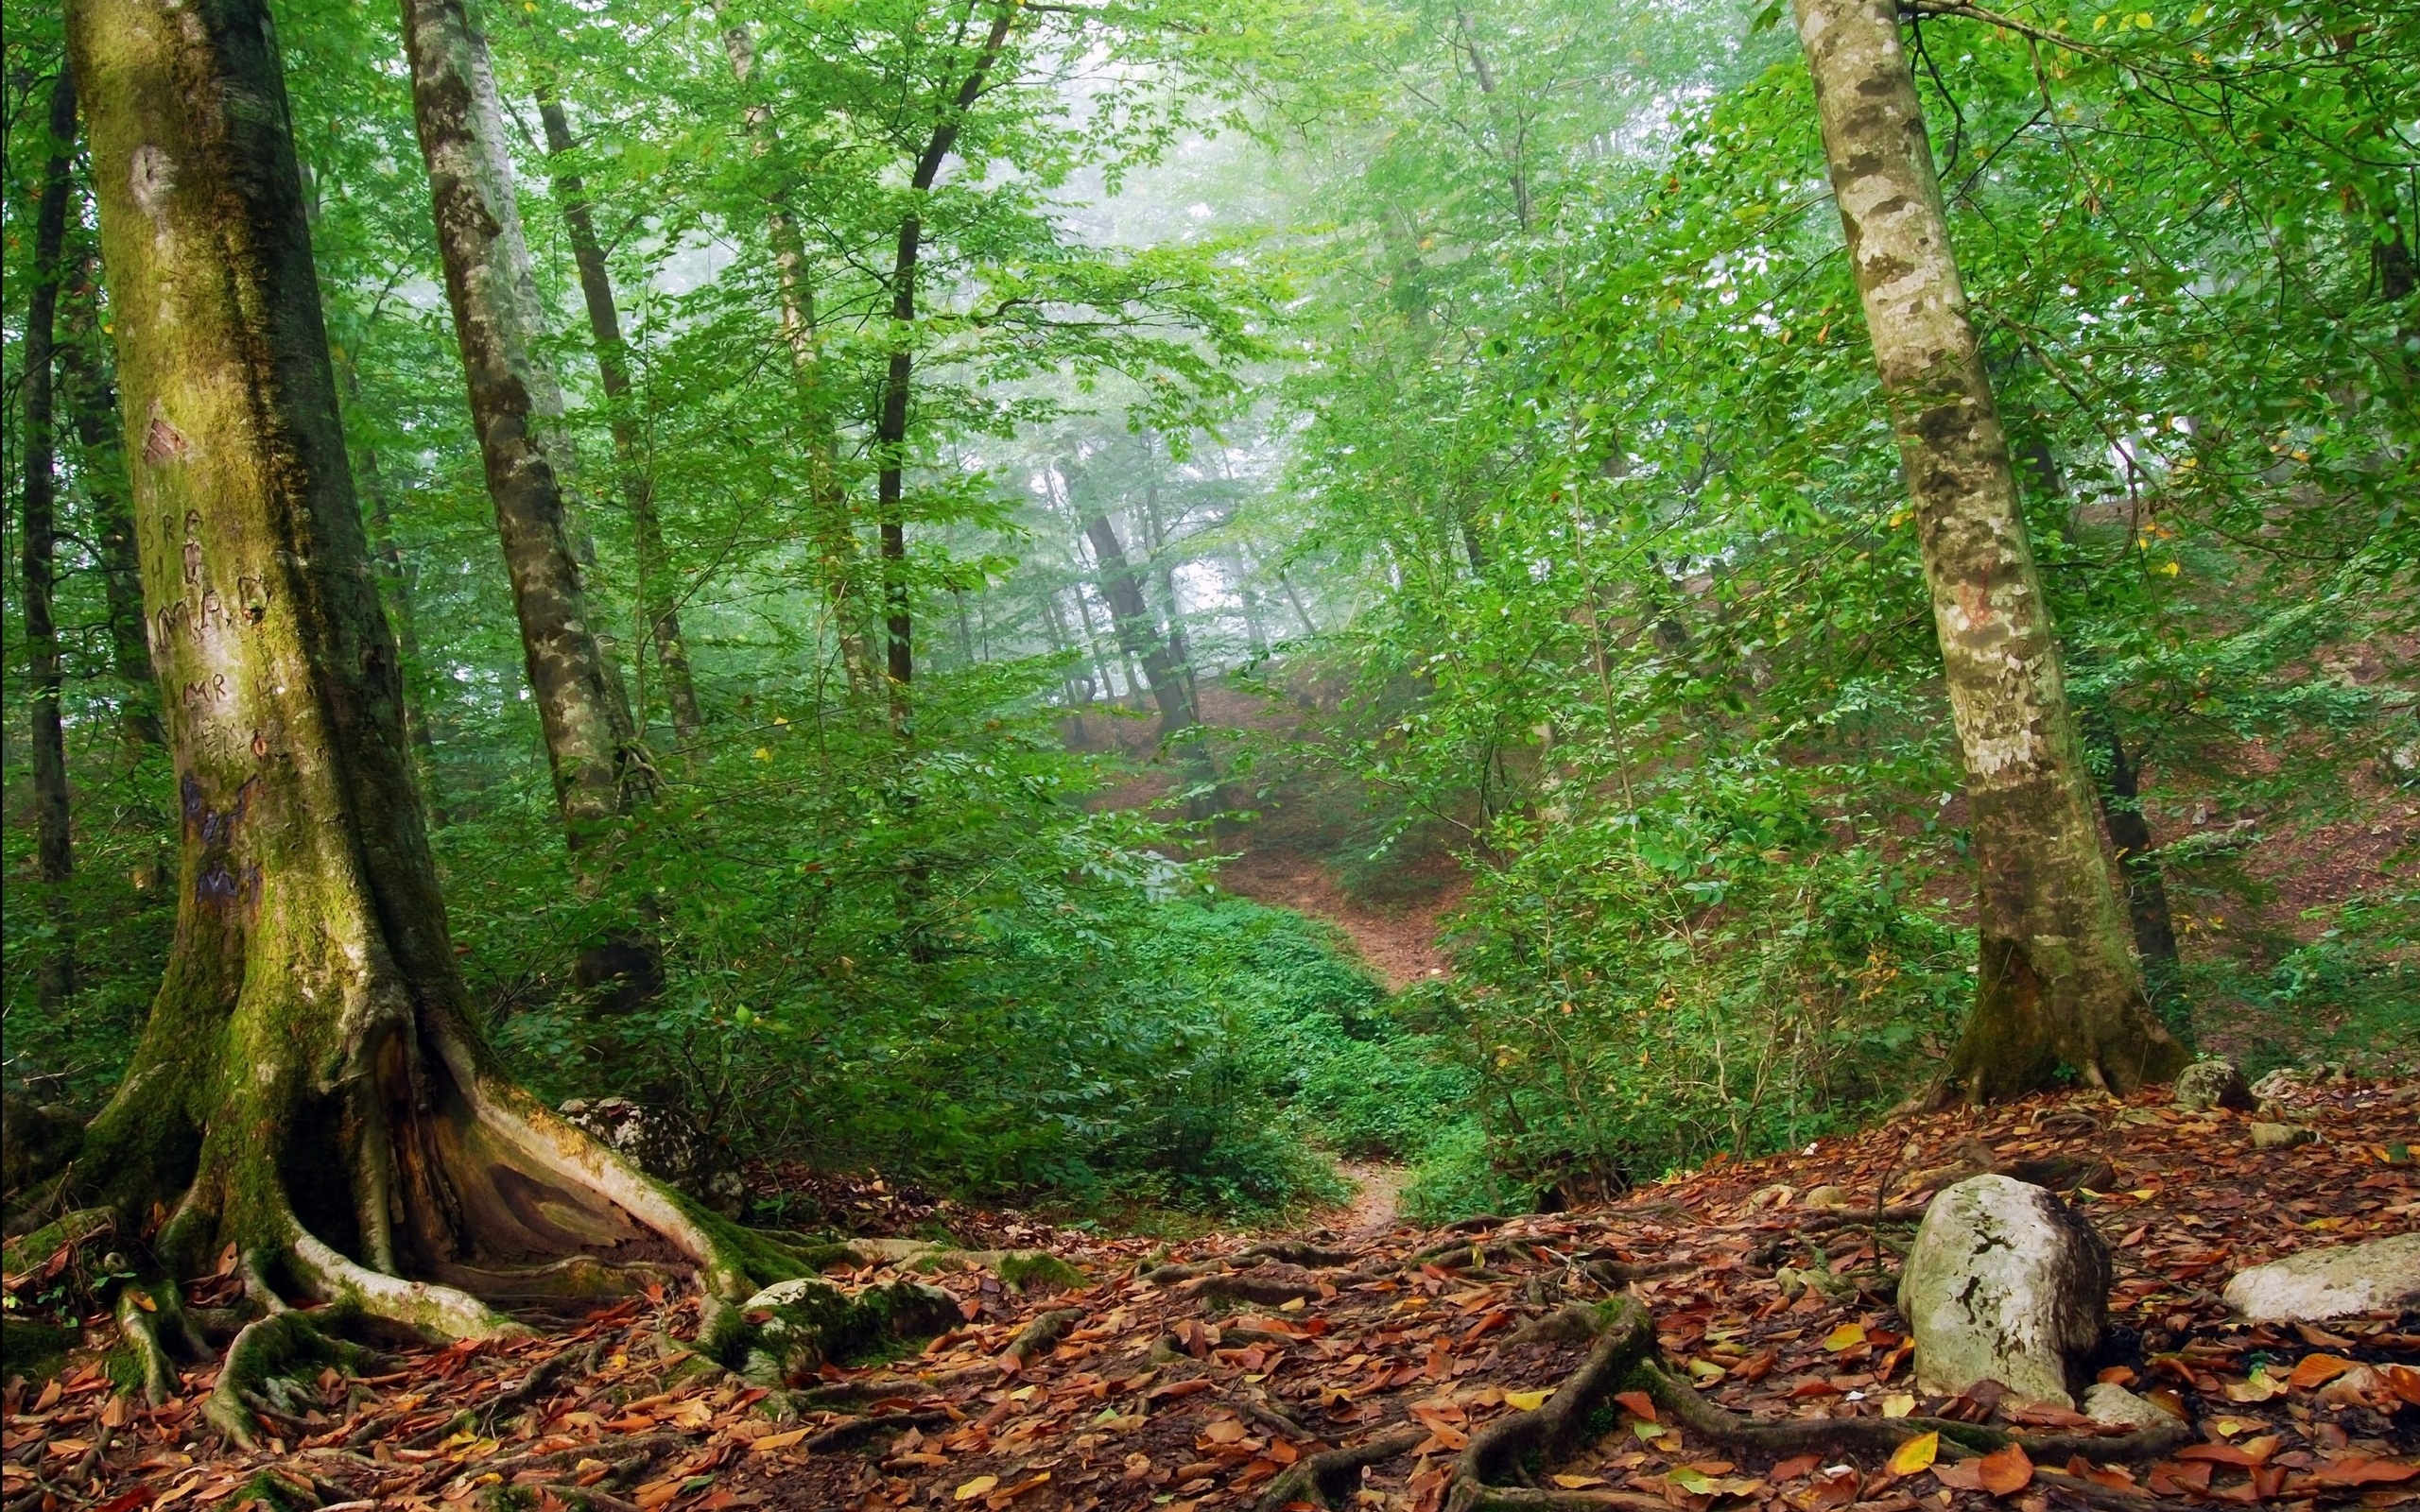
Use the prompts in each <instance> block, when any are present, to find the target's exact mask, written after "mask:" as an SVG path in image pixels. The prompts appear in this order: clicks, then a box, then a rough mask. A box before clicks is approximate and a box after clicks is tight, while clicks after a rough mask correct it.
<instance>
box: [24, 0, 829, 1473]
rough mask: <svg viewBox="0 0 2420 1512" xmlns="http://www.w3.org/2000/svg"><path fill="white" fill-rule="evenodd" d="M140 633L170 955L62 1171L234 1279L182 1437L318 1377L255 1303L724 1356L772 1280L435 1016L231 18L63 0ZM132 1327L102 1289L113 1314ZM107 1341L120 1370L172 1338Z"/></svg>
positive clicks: (332, 466) (356, 604) (292, 248)
mask: <svg viewBox="0 0 2420 1512" xmlns="http://www.w3.org/2000/svg"><path fill="white" fill-rule="evenodd" d="M68 31H69V44H70V47H71V50H72V56H73V59H74V65H75V70H76V77H77V78H78V81H79V83H80V84H81V86H82V92H83V94H84V97H85V99H86V102H87V119H88V122H89V127H90V138H91V145H92V158H93V163H94V165H95V172H94V179H95V184H96V185H97V188H98V195H99V210H100V231H101V238H102V246H103V254H104V257H105V260H106V264H107V269H108V280H109V293H110V298H111V303H112V309H113V310H115V311H116V312H117V315H116V319H115V326H116V330H115V336H116V345H117V360H118V373H119V378H120V383H121V385H122V389H123V394H124V398H125V412H126V414H127V415H128V416H129V439H130V454H131V465H132V474H133V480H132V481H133V506H134V518H135V524H136V534H137V540H138V542H139V547H140V555H141V561H142V572H143V579H144V604H145V610H146V612H147V627H148V631H149V635H150V640H151V649H152V655H153V658H154V661H155V663H156V666H157V668H158V673H159V679H160V684H161V688H162V690H163V696H164V705H165V708H166V712H167V727H168V736H169V741H170V746H171V749H172V752H173V756H174V761H175V767H176V792H177V799H178V803H179V808H180V814H181V817H182V858H181V867H180V873H179V879H178V884H177V885H178V893H177V933H176V944H175V949H174V952H173V954H172V955H171V957H170V959H169V962H168V966H167V971H166V975H165V979H164V982H163V983H162V985H161V988H160V990H159V994H158V996H157V998H156V999H155V1001H154V1003H153V1005H152V1009H151V1013H150V1018H149V1021H148V1022H147V1024H146V1025H145V1028H144V1032H143V1036H142V1040H141V1043H140V1045H139V1046H138V1048H137V1049H136V1051H135V1053H134V1056H133V1057H132V1059H131V1061H130V1064H129V1066H128V1069H127V1073H126V1075H125V1079H124V1081H123V1082H122V1083H121V1085H120V1086H119V1088H118V1091H117V1092H116V1094H115V1096H114V1097H113V1098H112V1100H111V1101H110V1103H109V1105H108V1106H107V1108H104V1109H103V1111H102V1112H101V1113H100V1115H99V1116H98V1118H97V1119H96V1120H95V1122H94V1123H93V1125H91V1126H90V1128H89V1129H88V1131H87V1132H86V1135H85V1137H84V1140H83V1143H82V1149H81V1153H80V1155H79V1156H78V1159H77V1160H75V1161H74V1163H72V1164H71V1165H70V1166H69V1167H68V1168H67V1169H66V1170H65V1171H64V1172H63V1173H61V1174H60V1175H59V1176H57V1177H53V1178H52V1179H51V1181H50V1183H49V1185H48V1186H47V1187H46V1188H45V1189H44V1192H43V1193H42V1194H37V1195H36V1198H35V1205H36V1206H37V1207H40V1206H41V1205H43V1204H44V1203H48V1204H51V1205H53V1206H57V1205H58V1204H60V1203H61V1202H63V1201H65V1200H66V1199H69V1198H76V1199H79V1200H85V1201H89V1202H93V1203H95V1204H97V1205H98V1206H99V1207H100V1208H101V1209H102V1210H105V1211H106V1212H108V1213H110V1214H113V1215H114V1216H115V1218H116V1220H117V1222H118V1224H119V1225H120V1228H121V1230H122V1231H123V1232H125V1233H127V1234H129V1235H133V1234H136V1233H141V1232H149V1231H150V1228H149V1226H150V1224H151V1223H152V1222H154V1221H156V1222H157V1223H158V1225H159V1227H158V1229H157V1231H156V1233H155V1234H153V1236H152V1239H151V1249H152V1251H153V1253H154V1254H155V1255H156V1257H157V1263H158V1265H159V1267H160V1269H161V1270H162V1271H163V1272H164V1274H165V1275H167V1276H170V1277H182V1276H187V1275H192V1274H195V1273H196V1272H198V1271H199V1270H201V1269H203V1268H205V1267H206V1265H207V1264H208V1263H209V1260H210V1257H212V1256H213V1255H215V1254H216V1253H217V1252H219V1250H220V1247H221V1246H233V1251H234V1253H235V1254H236V1255H238V1256H239V1257H241V1263H242V1264H243V1266H244V1267H245V1272H246V1275H247V1278H248V1280H250V1281H251V1302H250V1303H249V1304H248V1309H249V1311H248V1312H245V1313H243V1314H239V1317H240V1316H249V1317H250V1318H251V1321H250V1322H249V1323H247V1324H245V1326H244V1328H243V1331H242V1332H240V1333H238V1334H237V1335H236V1336H235V1337H234V1340H233V1344H232V1345H231V1346H230V1354H229V1361H228V1365H227V1367H226V1368H225V1369H224V1370H223V1371H222V1373H221V1375H220V1379H219V1383H218V1386H217V1388H216V1393H215V1394H214V1396H213V1399H212V1400H211V1403H210V1405H209V1409H208V1411H209V1415H210V1417H211V1419H212V1420H213V1422H214V1423H216V1425H217V1426H218V1427H219V1428H220V1429H221V1430H222V1431H224V1432H226V1433H228V1434H230V1435H233V1436H234V1437H237V1438H239V1439H246V1440H249V1439H250V1437H251V1435H253V1433H254V1432H256V1428H257V1422H258V1419H257V1417H255V1415H254V1412H253V1410H252V1399H251V1397H250V1396H249V1395H248V1394H249V1393H250V1392H251V1390H253V1389H254V1388H256V1387H257V1386H258V1385H259V1384H260V1382H261V1379H262V1376H263V1374H264V1373H266V1372H269V1371H272V1370H276V1369H282V1368H285V1367H287V1366H290V1365H291V1364H292V1363H293V1362H294V1361H295V1360H296V1359H299V1358H311V1357H315V1356H317V1357H324V1356H326V1355H327V1354H329V1353H332V1352H334V1353H341V1350H340V1349H338V1348H337V1346H336V1345H334V1344H331V1343H329V1342H328V1341H327V1340H326V1339H324V1338H323V1337H321V1333H320V1330H318V1329H317V1328H315V1327H314V1326H313V1325H312V1324H310V1323H307V1322H305V1321H304V1320H303V1314H299V1313H295V1312H290V1311H280V1310H278V1306H277V1301H276V1298H277V1297H278V1295H279V1293H280V1292H281V1291H286V1292H294V1293H300V1294H302V1295H303V1296H307V1297H316V1298H318V1299H320V1300H322V1301H326V1302H332V1303H336V1302H341V1303H345V1304H347V1305H348V1309H349V1311H343V1310H340V1311H339V1312H338V1313H336V1314H318V1315H319V1316H323V1317H331V1318H336V1319H337V1320H339V1321H340V1320H341V1319H342V1318H343V1317H345V1316H348V1315H358V1314H369V1315H372V1316H375V1317H379V1318H384V1319H388V1320H391V1321H392V1322H394V1323H398V1324H401V1325H405V1326H407V1327H409V1328H412V1329H415V1330H418V1331H421V1332H425V1333H430V1334H435V1335H438V1336H441V1337H454V1338H464V1337H480V1336H487V1335H493V1334H497V1333H502V1332H510V1331H511V1330H512V1329H514V1328H515V1327H516V1326H517V1325H515V1324H513V1323H511V1322H510V1321H509V1320H508V1319H507V1318H506V1317H505V1316H504V1315H503V1314H501V1313H499V1312H498V1311H496V1310H495V1309H496V1308H497V1307H499V1306H503V1305H507V1304H510V1303H513V1302H517V1301H526V1300H529V1299H532V1298H543V1297H564V1296H581V1295H590V1296H594V1295H599V1294H605V1295H610V1294H612V1293H614V1292H616V1291H620V1290H627V1289H629V1288H631V1287H634V1286H637V1285H639V1284H642V1283H643V1282H645V1281H647V1280H651V1279H654V1278H658V1277H660V1276H661V1275H662V1274H663V1273H664V1267H665V1266H666V1265H667V1264H669V1265H671V1266H672V1267H673V1268H674V1269H676V1270H681V1271H686V1272H689V1273H691V1274H694V1275H695V1276H696V1278H697V1279H698V1281H699V1283H700V1285H701V1286H702V1288H703V1289H704V1291H705V1292H706V1294H707V1296H708V1297H709V1299H710V1312H712V1313H713V1314H714V1316H715V1318H716V1321H717V1327H719V1328H720V1329H721V1330H722V1332H721V1333H719V1334H717V1338H725V1337H729V1336H731V1335H732V1334H733V1332H734V1331H735V1329H736V1327H737V1326H738V1324H737V1319H736V1318H735V1316H734V1315H733V1314H730V1313H729V1312H728V1310H723V1311H716V1309H717V1308H719V1306H720V1304H721V1303H723V1302H727V1301H731V1300H735V1299H736V1298H737V1297H740V1296H742V1295H744V1293H745V1290H746V1288H747V1286H748V1284H749V1282H750V1280H751V1274H750V1273H751V1270H752V1269H753V1270H754V1271H755V1272H756V1273H757V1276H758V1277H759V1278H761V1277H763V1276H764V1275H766V1274H767V1273H772V1274H782V1273H793V1272H795V1271H796V1270H798V1269H799V1268H800V1267H798V1266H797V1265H796V1263H794V1262H786V1261H785V1260H784V1259H783V1258H782V1256H781V1252H779V1251H778V1250H775V1249H772V1248H769V1247H767V1246H763V1245H761V1244H759V1245H757V1246H755V1247H754V1248H753V1249H752V1250H751V1251H749V1252H748V1253H749V1260H748V1263H742V1261H741V1260H740V1259H739V1258H738V1253H739V1252H738V1250H737V1249H735V1242H736V1235H735V1231H731V1230H722V1229H717V1228H715V1227H714V1225H713V1224H712V1221H711V1220H709V1219H705V1218H702V1217H700V1216H697V1215H695V1214H693V1212H692V1211H691V1210H690V1209H689V1208H687V1207H686V1206H685V1205H684V1204H683V1201H682V1200H680V1199H678V1198H676V1197H675V1196H673V1195H672V1194H670V1193H669V1192H668V1191H667V1190H666V1189H665V1188H663V1187H660V1186H659V1185H657V1184H656V1183H654V1182H653V1181H651V1180H649V1179H648V1178H647V1177H642V1176H641V1175H639V1174H638V1173H637V1172H636V1171H635V1170H634V1169H632V1168H631V1166H629V1165H627V1164H626V1163H624V1161H623V1160H621V1158H620V1157H618V1156H617V1155H615V1154H614V1152H613V1151H611V1150H608V1149H606V1148H604V1147H603V1146H601V1145H599V1144H598V1143H596V1142H594V1141H593V1140H591V1139H590V1138H589V1137H588V1136H587V1135H585V1134H583V1133H582V1132H581V1131H580V1130H579V1129H577V1128H574V1127H571V1126H569V1125H565V1124H564V1123H562V1121H561V1120H559V1119H557V1118H556V1117H555V1116H553V1115H552V1114H551V1113H550V1112H548V1111H547V1110H546V1109H545V1108H544V1107H543V1106H542V1105H540V1104H539V1103H537V1102H536V1101H535V1100H534V1099H533V1098H531V1097H530V1096H528V1095H527V1093H526V1092H524V1091H522V1090H520V1088H518V1087H517V1086H516V1085H514V1084H513V1083H511V1082H510V1081H509V1080H507V1079H505V1078H504V1077H503V1076H501V1075H500V1074H498V1072H497V1071H496V1069H495V1066H494V1063H493V1060H492V1058H491V1057H490V1055H489V1052H488V1050H487V1048H486V1046H485V1044H484V1042H483V1040H482V1037H481V1035H480V1033H479V1030H478V1027H477V1025H476V1023H475V1020H474V1018H473V1015H472V1013H471V1011H470V1007H469V1005H468V1004H467V1002H466V1001H465V996H464V991H463V986H462V980H461V977H460V975H459V974H458V971H457V969H456V965H455V955H454V950H453V946H452V943H451V941H450V938H449V936H448V931H447V926H446V919H445V910H444V905H443V902H442V900H441V897H440V895H439V890H438V885H437V879H436V870H435V866H434V863H433V861H432V859H431V855H430V851H429V848H428V842H427V838H426V835H425V833H424V825H423V809H422V804H421V800H420V795H419V793H418V791H417V790H416V788H415V786H414V784H413V782H412V776H411V766H410V762H409V759H408V755H407V747H406V736H405V731H404V727H403V704H402V696H401V689H400V686H399V682H398V676H397V657H396V647H395V642H394V639H393V636H392V634H391V633H390V631H389V627H388V624H387V620H386V617H385V615H384V613H383V611H382V610H381V608H380V603H379V593H378V585H377V582H376V579H375V576H374V575H373V572H372V565H371V562H370V558H369V554H368V551H367V549H366V545H365V541H364V539H363V531H362V525H361V520H360V514H359V504H358V501H357V499H356V497H355V494H354V487H353V481H352V478H351V475H350V473H349V472H348V469H347V466H346V457H345V448H344V440H343V437H342V435H341V432H340V430H339V427H338V423H337V396H336V389H335V381H334V375H333V372H332V370H331V367H330V362H329V356H328V346H327V339H326V333H325V331H324V329H323V326H322V322H321V315H320V296H319V288H318V283H317V277H316V274H315V271H314V268H313V266H312V261H311V249H310V241H309V233H308V229H307V226H306V223H305V219H304V215H303V205H302V185H301V180H300V175H299V172H298V169H297V165H296V159H295V154H294V147H293V142H292V138H291V135H290V132H289V129H288V125H287V112H286V107H285V83H284V79H283V77H281V73H280V65H279V60H278V57H277V52H276V48H275V44H274V42H273V40H272V34H271V31H270V26H269V19H268V8H267V6H266V5H265V4H262V3H260V0H207V3H195V0H185V3H182V4H180V3H177V0H78V3H77V4H74V5H71V6H70V7H69V8H68ZM129 1295H130V1296H131V1295H132V1294H129ZM150 1295H152V1296H154V1297H158V1298H159V1299H160V1302H161V1311H160V1312H159V1313H158V1314H156V1315H154V1314H150V1313H147V1312H146V1311H144V1310H142V1309H140V1308H138V1307H136V1306H135V1305H134V1304H132V1303H131V1302H130V1303H128V1304H127V1305H125V1306H124V1307H122V1309H121V1314H122V1321H123V1323H124V1324H125V1326H126V1329H127V1332H128V1333H129V1335H130V1338H131V1339H133V1340H134V1341H135V1342H137V1343H138V1344H139V1345H140V1346H142V1347H143V1348H144V1349H145V1350H146V1353H147V1355H148V1356H149V1357H150V1364H151V1379H152V1381H153V1383H154V1385H155V1388H156V1387H157V1386H158V1384H159V1383H160V1382H161V1381H163V1380H164V1379H172V1378H165V1377H164V1366H163V1364H162V1360H163V1357H164V1353H165V1352H166V1351H168V1350H173V1349H178V1348H180V1347H182V1346H188V1345H190V1344H193V1343H196V1342H199V1340H198V1337H197V1336H196V1334H195V1332H194V1330H193V1329H192V1328H191V1327H190V1325H189V1323H188V1321H187V1320H184V1319H183V1318H182V1315H181V1314H180V1313H179V1310H178V1308H177V1306H176V1303H175V1297H176V1295H177V1294H176V1288H175V1286H174V1285H173V1284H170V1285H168V1286H165V1287H155V1288H153V1289H152V1291H151V1293H150Z"/></svg>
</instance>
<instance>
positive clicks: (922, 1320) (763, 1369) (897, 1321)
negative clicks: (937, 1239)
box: [726, 1277, 959, 1383]
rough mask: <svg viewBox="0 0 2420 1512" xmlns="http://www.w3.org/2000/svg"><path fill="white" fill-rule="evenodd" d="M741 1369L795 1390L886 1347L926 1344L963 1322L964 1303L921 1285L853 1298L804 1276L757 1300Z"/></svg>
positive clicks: (899, 1285)
mask: <svg viewBox="0 0 2420 1512" xmlns="http://www.w3.org/2000/svg"><path fill="white" fill-rule="evenodd" d="M751 1301H752V1305H751V1306H750V1307H749V1309H748V1310H747V1314H746V1320H747V1323H748V1332H747V1334H746V1335H745V1337H744V1339H743V1340H742V1341H741V1343H740V1346H739V1358H738V1359H737V1360H736V1361H733V1362H726V1363H731V1364H735V1365H736V1366H738V1367H739V1368H740V1369H741V1372H742V1373H743V1374H745V1375H747V1376H749V1377H750V1378H751V1379H752V1380H758V1381H761V1382H765V1383H794V1382H797V1381H801V1380H804V1379H805V1378H806V1377H808V1376H811V1375H813V1374H814V1373H815V1371H816V1370H817V1369H818V1368H819V1367H821V1366H823V1365H825V1364H826V1363H830V1362H837V1361H841V1360H847V1359H853V1358H856V1357H858V1356H860V1355H862V1354H863V1353H864V1352H865V1351H867V1350H868V1349H873V1348H874V1347H875V1346H877V1345H879V1344H880V1343H881V1342H882V1341H884V1340H887V1339H890V1340H899V1341H902V1342H908V1341H913V1340H918V1339H926V1338H930V1337H932V1336H933V1335H934V1334H936V1333H940V1332H943V1331H945V1330H947V1329H949V1328H952V1327H954V1326H956V1325H957V1324H958V1322H959V1311H958V1298H957V1297H953V1296H951V1295H950V1294H949V1293H947V1292H944V1291H942V1290H941V1289H940V1288H938V1287H932V1286H926V1285H924V1284H922V1283H921V1282H917V1281H893V1282H892V1283H890V1285H888V1286H875V1287H869V1288H868V1289H867V1290H865V1291H863V1292H860V1293H858V1294H856V1296H854V1297H852V1296H850V1295H849V1294H847V1293H845V1292H843V1291H841V1290H840V1289H839V1288H838V1287H837V1286H833V1285H831V1284H829V1283H827V1282H824V1281H821V1280H815V1279H813V1278H807V1277H801V1278H797V1279H794V1280H789V1281H786V1282H784V1283H782V1284H780V1285H778V1286H774V1287H771V1288H769V1289H768V1290H767V1291H765V1292H763V1293H760V1294H758V1295H757V1297H753V1298H752V1299H751Z"/></svg>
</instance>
